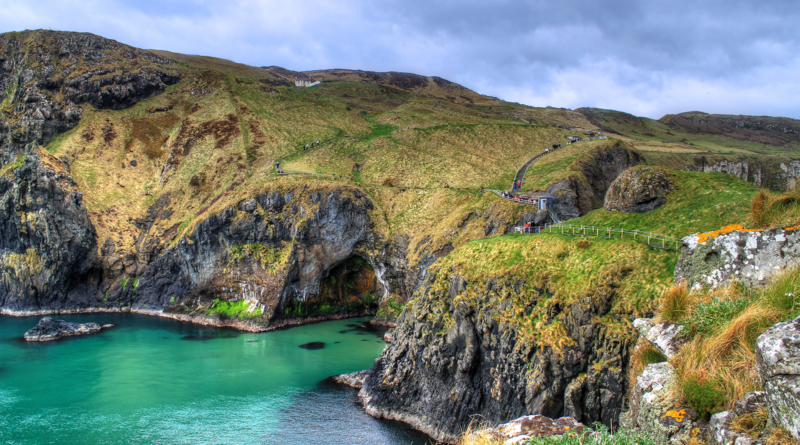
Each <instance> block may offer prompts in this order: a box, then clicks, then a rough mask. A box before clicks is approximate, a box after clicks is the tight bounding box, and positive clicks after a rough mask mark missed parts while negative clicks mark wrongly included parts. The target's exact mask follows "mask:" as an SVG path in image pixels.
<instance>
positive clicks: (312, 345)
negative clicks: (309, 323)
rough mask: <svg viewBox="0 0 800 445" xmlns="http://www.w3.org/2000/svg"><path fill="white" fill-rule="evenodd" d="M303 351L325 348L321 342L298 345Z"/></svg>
mask: <svg viewBox="0 0 800 445" xmlns="http://www.w3.org/2000/svg"><path fill="white" fill-rule="evenodd" d="M300 347H301V348H303V349H322V348H324V347H325V342H321V341H312V342H311V343H306V344H304V345H300Z"/></svg>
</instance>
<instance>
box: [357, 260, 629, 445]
mask: <svg viewBox="0 0 800 445" xmlns="http://www.w3.org/2000/svg"><path fill="white" fill-rule="evenodd" d="M450 273H451V272H450V271H445V270H438V271H431V272H429V277H428V280H427V281H426V284H425V285H423V288H422V289H420V291H419V294H417V296H416V297H415V299H413V300H412V301H411V302H410V303H409V305H408V306H406V309H405V310H404V312H403V314H402V315H401V317H400V319H399V321H398V326H397V328H396V329H395V331H394V332H393V339H392V340H393V342H392V343H391V344H390V345H389V346H388V347H387V348H386V349H384V352H383V354H382V355H381V357H380V358H379V359H378V360H377V361H376V362H375V365H374V366H373V367H372V368H370V370H369V375H368V376H367V378H366V380H365V382H364V387H363V388H362V390H361V392H360V393H359V394H360V396H361V397H362V400H363V401H364V404H365V407H366V410H367V412H368V413H369V414H371V415H373V416H375V417H383V418H389V419H396V420H401V421H404V422H407V423H410V424H411V425H413V426H414V427H415V428H417V429H420V430H422V431H424V432H426V433H427V434H430V435H432V436H433V437H435V438H437V439H439V440H444V441H454V440H455V438H456V435H457V434H459V433H460V432H461V431H463V430H464V429H466V427H467V426H468V425H469V424H470V422H471V421H472V419H473V417H474V416H476V415H478V416H481V418H482V419H483V420H485V421H487V422H491V423H501V422H505V421H508V419H513V418H517V417H520V416H522V415H526V414H542V415H545V416H548V417H561V416H571V417H574V418H575V419H577V420H578V421H580V422H583V423H585V424H586V423H593V422H595V421H598V422H602V423H604V424H606V425H609V426H611V425H612V424H614V425H616V424H617V418H618V416H619V413H620V410H621V408H622V399H623V395H624V394H625V392H626V391H625V389H626V388H625V387H626V380H625V378H624V375H625V370H626V367H627V361H628V349H629V348H630V346H632V344H631V343H630V341H631V340H630V339H631V338H632V337H633V336H632V335H630V334H631V332H626V333H622V334H620V333H612V332H610V331H609V330H608V328H607V327H606V326H604V325H603V324H601V323H598V322H597V321H596V320H598V317H601V316H603V315H606V314H608V312H609V310H610V308H611V303H610V302H611V301H612V300H613V298H614V291H613V286H614V284H613V283H614V282H616V280H617V278H616V277H615V276H609V277H607V280H605V282H607V283H608V287H602V288H600V289H596V290H594V291H593V292H592V293H591V295H590V296H589V295H587V296H586V298H584V299H581V300H579V301H577V302H575V303H574V304H571V305H569V306H566V307H561V306H559V305H556V306H553V307H552V308H551V310H550V311H549V315H548V319H549V320H550V322H549V324H553V323H557V325H555V326H554V327H557V326H563V329H564V331H563V337H560V338H561V340H560V341H559V342H558V343H556V344H551V343H547V342H545V341H534V340H531V339H527V338H521V337H520V336H521V334H520V332H519V330H518V327H517V326H515V325H513V324H510V323H506V322H501V321H499V317H498V316H497V314H499V313H502V312H503V311H504V310H507V309H509V307H508V304H509V301H513V300H516V299H518V298H520V293H521V292H523V290H524V289H525V288H526V285H525V283H524V282H523V281H522V280H518V281H517V280H513V279H511V278H508V279H505V280H499V279H498V280H488V281H485V282H476V283H469V282H468V280H466V279H464V278H462V277H459V276H457V275H450V278H449V283H450V284H449V287H447V288H441V286H436V287H435V288H434V287H432V283H433V282H434V281H435V278H436V276H437V275H438V274H450ZM540 293H541V294H542V295H543V298H546V297H544V296H545V295H547V294H546V293H544V292H540ZM462 296H463V297H462ZM467 301H469V304H468V303H467ZM558 332H561V331H558Z"/></svg>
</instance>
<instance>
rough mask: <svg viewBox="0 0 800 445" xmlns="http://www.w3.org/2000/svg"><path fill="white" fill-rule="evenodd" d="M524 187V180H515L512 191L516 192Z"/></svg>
mask: <svg viewBox="0 0 800 445" xmlns="http://www.w3.org/2000/svg"><path fill="white" fill-rule="evenodd" d="M521 188H522V181H514V182H513V183H512V184H511V191H512V192H516V191H517V190H519V189H521Z"/></svg>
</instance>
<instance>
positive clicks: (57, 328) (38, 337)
mask: <svg viewBox="0 0 800 445" xmlns="http://www.w3.org/2000/svg"><path fill="white" fill-rule="evenodd" d="M112 326H113V325H99V324H97V323H70V322H67V321H64V320H53V319H52V318H49V317H45V318H42V319H41V320H39V324H37V325H36V326H34V327H32V328H31V329H29V330H28V332H26V333H25V340H27V341H52V340H58V339H60V338H63V337H71V336H75V335H88V334H94V333H97V332H100V331H101V330H103V329H104V328H109V327H112Z"/></svg>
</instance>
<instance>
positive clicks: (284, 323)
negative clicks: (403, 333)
mask: <svg viewBox="0 0 800 445" xmlns="http://www.w3.org/2000/svg"><path fill="white" fill-rule="evenodd" d="M125 312H129V313H133V314H141V315H149V316H152V317H161V318H170V319H173V320H177V321H183V322H187V323H194V324H199V325H203V326H214V327H218V328H234V329H238V330H240V331H246V332H256V333H257V332H269V331H276V330H280V329H288V328H291V327H295V326H302V325H306V324H313V323H320V322H323V321H331V320H343V319H346V318H357V317H368V316H374V315H375V312H370V311H362V312H357V313H348V314H331V315H322V316H317V317H306V318H287V319H282V320H278V321H277V322H276V323H275V324H272V325H269V326H265V325H263V324H260V323H257V322H254V321H252V320H239V319H229V320H224V319H219V318H214V317H209V316H206V315H199V316H191V315H187V314H172V313H169V312H164V311H159V310H153V309H137V308H130V307H128V308H83V309H46V310H36V311H12V310H8V309H5V308H0V315H8V316H11V317H38V316H46V315H81V314H101V313H125Z"/></svg>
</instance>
